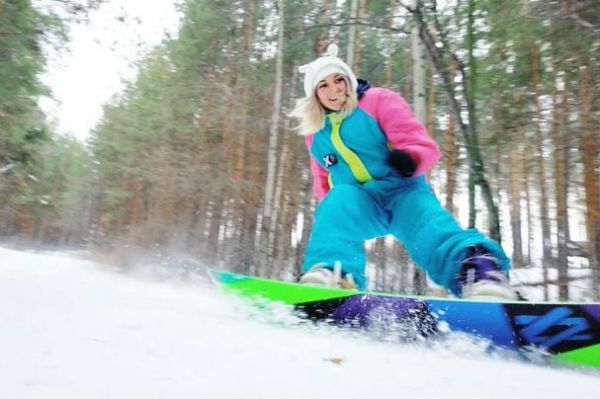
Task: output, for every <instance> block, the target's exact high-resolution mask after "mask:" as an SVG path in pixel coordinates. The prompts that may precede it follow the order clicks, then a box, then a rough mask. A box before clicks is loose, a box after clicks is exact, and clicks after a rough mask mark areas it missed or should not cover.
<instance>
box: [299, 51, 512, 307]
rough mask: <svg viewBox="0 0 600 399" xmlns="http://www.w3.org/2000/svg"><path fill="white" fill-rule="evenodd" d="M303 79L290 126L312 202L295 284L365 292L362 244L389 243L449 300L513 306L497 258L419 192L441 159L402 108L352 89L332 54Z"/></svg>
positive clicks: (375, 91)
mask: <svg viewBox="0 0 600 399" xmlns="http://www.w3.org/2000/svg"><path fill="white" fill-rule="evenodd" d="M300 72H302V73H304V74H305V75H304V91H305V94H306V97H305V98H303V99H300V100H299V101H298V104H297V106H296V108H295V109H294V111H293V113H292V116H295V117H297V118H299V119H300V127H299V128H300V131H301V133H302V134H303V135H305V136H306V144H307V147H308V149H309V152H310V155H311V159H310V164H311V171H312V175H313V180H314V181H313V191H314V193H315V195H316V196H317V198H318V200H319V205H318V207H317V209H316V211H315V221H314V224H313V230H312V232H311V236H310V239H309V241H308V245H307V248H306V253H305V259H304V264H303V266H302V272H303V275H302V276H301V277H300V282H303V283H307V284H318V285H327V286H341V287H346V288H354V287H358V288H359V289H364V288H365V287H366V277H365V267H366V254H365V249H364V241H365V240H368V239H371V238H375V237H381V236H385V235H387V234H392V235H393V236H394V237H396V238H397V239H398V240H399V241H400V242H401V243H402V244H403V245H404V246H405V247H406V249H407V251H408V253H409V254H410V256H411V258H412V259H413V260H414V261H415V263H416V264H417V265H418V266H419V267H421V268H423V269H424V270H425V271H426V273H427V275H428V276H429V277H430V278H431V279H432V280H433V281H434V282H436V283H437V284H440V285H442V286H444V287H446V288H447V289H448V290H449V291H450V292H452V293H453V294H455V295H457V296H462V297H489V296H492V297H501V298H514V297H515V293H514V291H513V290H512V289H511V288H510V286H509V285H508V280H507V274H508V269H509V267H510V261H509V259H508V257H507V256H506V255H505V254H504V251H503V250H502V248H501V247H500V246H499V245H498V243H496V242H495V241H493V240H490V239H488V238H486V237H485V236H484V235H483V234H481V233H480V232H479V231H477V230H475V229H468V230H465V229H462V228H461V227H460V226H459V225H458V223H457V222H456V221H455V220H454V218H453V217H452V215H451V214H450V213H449V212H447V211H446V210H445V209H444V208H443V207H442V206H441V204H440V203H439V201H438V200H437V198H436V197H435V195H434V194H433V192H432V190H431V188H430V186H429V185H428V183H427V182H426V180H425V177H424V173H426V172H427V171H428V170H429V169H430V168H431V167H432V166H433V165H434V164H435V163H436V162H437V160H438V159H439V158H440V150H439V148H438V146H437V144H436V143H435V142H434V141H433V140H432V139H431V138H430V137H429V136H428V135H427V132H426V130H425V128H424V127H423V125H422V124H421V123H420V122H419V121H418V120H417V119H416V118H415V116H414V114H413V112H412V110H411V109H410V107H409V106H408V104H407V103H406V101H405V100H404V99H403V98H402V97H401V96H400V95H398V94H396V93H394V92H392V91H390V90H387V89H384V88H370V86H369V83H368V82H366V81H362V80H361V81H358V80H357V79H356V77H355V76H354V73H353V72H352V70H351V69H350V67H349V66H348V65H347V64H346V63H344V62H343V61H342V60H340V59H339V58H337V46H335V45H330V46H329V47H328V49H327V54H326V55H325V56H323V57H319V58H318V59H316V60H315V61H313V62H311V63H309V64H307V65H304V66H302V67H300Z"/></svg>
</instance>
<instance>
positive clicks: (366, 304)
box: [210, 271, 600, 368]
mask: <svg viewBox="0 0 600 399" xmlns="http://www.w3.org/2000/svg"><path fill="white" fill-rule="evenodd" d="M210 274H211V276H212V277H213V279H214V280H216V281H217V282H218V283H219V284H220V285H221V286H222V287H223V288H224V289H225V290H227V291H233V292H235V293H236V294H239V295H243V296H246V297H250V298H253V297H260V298H266V299H268V300H271V301H277V302H283V303H286V304H289V305H293V306H294V307H295V308H296V309H297V310H298V311H299V315H301V316H302V317H308V318H310V319H313V320H323V321H326V322H328V323H333V324H336V325H342V326H352V327H358V328H368V327H369V326H371V325H373V324H374V323H377V322H378V321H381V319H382V318H385V320H388V321H389V320H390V319H391V318H393V319H395V321H396V322H398V323H399V324H402V325H405V326H409V327H410V328H409V329H408V330H409V332H408V335H414V334H415V333H416V334H417V335H418V336H421V337H428V336H431V335H436V334H439V333H440V331H445V330H447V328H443V329H441V328H439V327H440V326H441V323H444V324H445V325H447V326H448V328H449V329H450V331H460V332H465V333H468V334H470V335H473V336H476V337H481V338H485V339H487V340H489V341H490V342H491V343H492V344H493V345H495V346H497V347H501V348H506V349H510V350H514V351H528V350H531V349H535V350H539V351H540V352H544V353H546V354H548V356H550V357H552V359H553V360H556V361H558V362H560V363H565V364H571V365H578V366H588V367H594V368H600V303H560V302H557V303H549V302H519V301H509V302H493V301H473V300H461V299H439V298H430V297H417V296H405V295H395V294H384V293H376V292H361V291H353V290H344V289H337V288H328V287H317V286H309V285H303V284H297V283H291V282H284V281H276V280H269V279H263V278H256V277H250V276H243V275H239V274H234V273H230V272H226V271H211V272H210Z"/></svg>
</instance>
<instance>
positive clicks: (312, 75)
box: [298, 43, 358, 97]
mask: <svg viewBox="0 0 600 399" xmlns="http://www.w3.org/2000/svg"><path fill="white" fill-rule="evenodd" d="M337 55H338V46H337V45H335V44H333V43H332V44H330V45H329V46H328V47H327V51H326V53H325V55H324V56H322V57H319V58H317V59H316V60H314V61H313V62H310V63H308V64H306V65H302V66H301V67H300V68H298V70H299V71H300V72H301V73H303V74H304V93H305V94H306V97H310V96H311V95H312V94H313V92H314V90H315V88H316V87H317V84H319V82H320V81H321V80H322V79H323V78H325V77H327V76H329V75H331V74H332V73H339V74H342V75H344V76H347V77H348V80H350V86H352V87H351V90H352V93H355V92H356V88H357V86H358V82H357V81H356V76H354V72H352V69H351V68H350V67H349V66H348V64H346V63H345V62H344V61H342V60H341V59H339V58H338V57H337Z"/></svg>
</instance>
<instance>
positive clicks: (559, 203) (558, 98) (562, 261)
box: [552, 92, 569, 300]
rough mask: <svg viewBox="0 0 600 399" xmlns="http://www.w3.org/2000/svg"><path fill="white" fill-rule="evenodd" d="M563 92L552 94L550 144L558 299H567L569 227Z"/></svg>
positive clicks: (565, 99)
mask: <svg viewBox="0 0 600 399" xmlns="http://www.w3.org/2000/svg"><path fill="white" fill-rule="evenodd" d="M566 102H567V98H566V94H565V92H561V93H555V94H554V110H555V113H554V124H553V127H552V144H553V147H554V179H555V187H556V230H557V231H556V236H557V237H556V238H557V249H558V259H557V262H558V265H557V267H558V290H559V299H561V300H568V299H569V276H568V266H569V265H568V257H567V254H568V242H569V227H568V216H567V179H566V178H565V174H566V173H567V172H566V171H567V148H566V140H565V135H566V134H567V133H566V132H565V129H566V125H565V118H566V115H565V113H566V110H565V107H566Z"/></svg>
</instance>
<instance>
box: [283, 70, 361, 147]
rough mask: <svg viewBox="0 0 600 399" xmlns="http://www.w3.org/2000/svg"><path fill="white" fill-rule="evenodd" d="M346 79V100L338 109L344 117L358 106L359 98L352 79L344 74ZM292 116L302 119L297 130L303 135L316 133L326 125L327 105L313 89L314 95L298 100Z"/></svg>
mask: <svg viewBox="0 0 600 399" xmlns="http://www.w3.org/2000/svg"><path fill="white" fill-rule="evenodd" d="M344 80H345V81H346V101H345V102H344V104H343V105H342V108H341V109H340V110H339V111H338V113H339V115H340V117H342V119H344V118H345V117H347V116H348V115H350V114H351V113H352V111H354V110H355V109H356V107H357V106H358V99H357V98H356V93H354V92H353V90H352V86H351V85H350V81H349V80H348V78H347V77H346V76H344ZM290 116H291V117H294V118H298V119H300V124H299V125H298V126H296V130H298V133H299V134H300V135H302V136H308V135H311V134H313V133H316V132H318V131H319V130H321V129H322V128H323V126H325V107H323V105H322V104H321V102H320V101H319V99H318V98H317V93H316V91H313V94H312V96H309V97H304V98H301V99H299V100H298V101H296V106H295V107H294V109H293V110H292V112H291V113H290Z"/></svg>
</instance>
